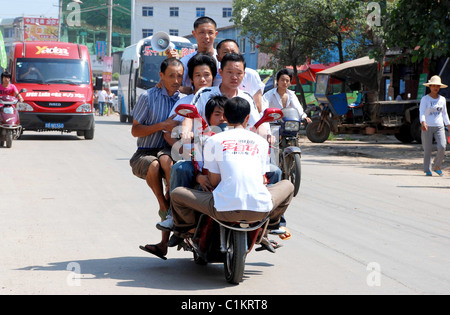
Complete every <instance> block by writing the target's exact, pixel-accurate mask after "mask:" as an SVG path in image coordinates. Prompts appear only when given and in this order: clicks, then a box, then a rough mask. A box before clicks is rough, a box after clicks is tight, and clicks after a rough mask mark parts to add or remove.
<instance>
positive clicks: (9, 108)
mask: <svg viewBox="0 0 450 315" xmlns="http://www.w3.org/2000/svg"><path fill="white" fill-rule="evenodd" d="M22 92H26V90H24V89H22V90H21V91H20V93H22ZM18 101H19V100H18V99H17V98H15V97H13V96H10V95H3V96H2V97H0V147H3V145H4V144H5V143H6V147H7V148H11V147H12V142H13V140H16V139H17V138H18V137H20V135H21V133H22V126H21V125H20V118H19V112H18V111H17V108H16V106H15V105H16V104H17V102H18Z"/></svg>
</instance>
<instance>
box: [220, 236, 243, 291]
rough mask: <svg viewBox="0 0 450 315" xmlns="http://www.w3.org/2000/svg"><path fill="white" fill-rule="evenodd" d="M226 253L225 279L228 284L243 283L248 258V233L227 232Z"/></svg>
mask: <svg viewBox="0 0 450 315" xmlns="http://www.w3.org/2000/svg"><path fill="white" fill-rule="evenodd" d="M227 232H228V233H227V234H228V235H227V243H226V250H227V251H226V253H225V261H224V270H225V279H226V280H227V282H228V283H231V284H239V283H240V282H242V278H243V276H244V269H245V258H246V257H247V233H246V232H239V231H232V230H228V231H227Z"/></svg>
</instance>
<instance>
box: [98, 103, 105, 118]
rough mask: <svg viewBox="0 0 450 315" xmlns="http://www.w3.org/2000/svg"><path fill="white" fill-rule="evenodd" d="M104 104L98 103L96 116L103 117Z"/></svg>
mask: <svg viewBox="0 0 450 315" xmlns="http://www.w3.org/2000/svg"><path fill="white" fill-rule="evenodd" d="M105 104H106V103H105V102H98V114H99V115H100V116H103V109H104V108H105Z"/></svg>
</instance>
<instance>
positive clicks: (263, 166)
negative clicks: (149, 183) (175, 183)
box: [171, 97, 294, 233]
mask: <svg viewBox="0 0 450 315" xmlns="http://www.w3.org/2000/svg"><path fill="white" fill-rule="evenodd" d="M224 115H225V118H226V119H227V121H228V128H229V129H230V130H227V131H224V132H222V133H219V134H216V135H214V136H212V137H211V138H209V139H208V140H207V141H206V143H205V149H204V152H203V154H204V159H205V164H204V168H206V169H208V177H209V180H210V183H211V184H212V186H213V187H215V188H214V190H213V192H205V191H196V190H193V189H189V188H185V187H178V188H176V189H174V190H173V192H172V194H171V202H172V207H173V208H172V210H173V211H172V214H173V218H174V223H175V224H174V225H175V231H178V232H181V233H183V232H187V231H189V230H190V229H192V228H194V227H195V225H196V216H195V211H199V212H202V213H205V214H207V215H209V216H212V217H214V218H216V219H218V220H222V221H226V222H235V221H239V220H248V221H261V220H264V219H265V218H266V217H267V216H269V218H270V222H269V229H276V228H278V225H279V222H280V218H281V216H282V215H283V213H284V212H285V211H286V209H287V207H288V205H289V203H290V202H291V200H292V197H293V193H294V186H293V185H292V183H291V182H289V181H287V180H282V181H280V182H278V183H276V184H275V185H272V186H270V187H267V186H266V182H265V176H264V175H265V173H266V172H267V170H268V166H269V161H268V159H269V155H268V151H269V145H268V143H267V141H266V140H265V139H264V138H262V137H261V136H259V135H257V134H256V133H254V132H252V131H249V130H246V129H245V128H246V127H247V123H248V120H249V115H250V104H249V103H248V102H247V101H246V100H244V99H242V98H240V97H234V98H232V99H229V100H228V101H227V102H226V103H225V108H224Z"/></svg>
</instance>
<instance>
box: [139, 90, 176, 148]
mask: <svg viewBox="0 0 450 315" xmlns="http://www.w3.org/2000/svg"><path fill="white" fill-rule="evenodd" d="M184 96H185V95H184V94H181V93H180V92H178V91H177V92H176V93H175V94H174V95H172V96H169V94H168V93H167V90H166V88H165V87H163V88H162V89H159V88H156V87H154V88H152V89H149V90H147V91H146V92H145V93H143V94H141V95H140V96H139V99H138V101H137V103H136V106H134V108H133V118H134V119H135V120H136V121H137V122H138V123H140V124H141V125H146V126H151V125H155V124H158V123H160V122H163V121H165V120H166V119H167V118H169V114H170V111H171V110H172V107H173V106H174V104H175V103H176V102H177V101H178V100H179V99H180V98H182V97H184ZM137 146H138V148H139V149H159V148H164V147H166V146H168V144H167V142H166V140H164V135H163V132H162V131H158V132H155V133H153V134H151V135H149V136H147V137H138V138H137Z"/></svg>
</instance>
